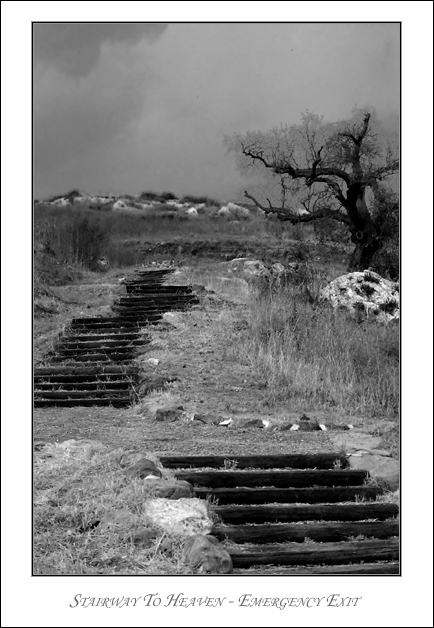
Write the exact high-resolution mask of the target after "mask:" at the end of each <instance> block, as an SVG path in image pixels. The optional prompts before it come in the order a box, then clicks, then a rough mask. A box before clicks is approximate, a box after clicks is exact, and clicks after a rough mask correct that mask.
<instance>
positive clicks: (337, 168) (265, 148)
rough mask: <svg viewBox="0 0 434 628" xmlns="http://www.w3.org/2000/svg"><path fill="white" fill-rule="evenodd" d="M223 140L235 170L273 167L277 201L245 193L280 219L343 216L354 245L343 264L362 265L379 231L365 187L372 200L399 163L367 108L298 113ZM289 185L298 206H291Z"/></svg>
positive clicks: (389, 138) (393, 143) (393, 141)
mask: <svg viewBox="0 0 434 628" xmlns="http://www.w3.org/2000/svg"><path fill="white" fill-rule="evenodd" d="M225 143H226V145H227V146H228V148H229V150H233V151H235V152H236V153H237V155H238V168H239V169H240V170H241V172H243V173H245V174H249V173H250V174H255V173H258V172H261V171H262V172H263V171H264V170H266V171H270V172H271V173H272V174H273V176H274V177H275V178H276V184H277V185H278V186H279V187H280V195H279V196H280V198H281V201H282V202H281V203H280V206H278V205H277V204H276V203H274V204H273V203H272V202H271V201H270V199H269V198H266V201H267V204H265V203H264V202H260V200H258V198H256V197H254V196H252V195H251V194H249V193H248V192H247V191H246V192H245V196H246V198H248V199H250V200H251V201H253V203H255V205H256V206H257V207H259V208H260V209H261V210H263V211H264V212H266V213H268V214H275V215H277V217H278V218H279V219H280V220H282V221H290V222H291V223H294V224H295V223H307V222H312V221H314V220H317V219H319V218H332V219H333V220H336V221H338V222H340V223H343V224H344V225H346V226H347V227H348V230H349V232H350V235H351V240H352V242H353V243H354V244H355V248H354V251H353V254H352V256H351V259H350V262H349V270H363V269H364V268H367V267H368V266H369V265H370V262H371V260H372V257H373V255H374V254H375V253H376V252H377V251H378V249H379V248H380V247H381V245H382V242H383V240H384V238H385V237H386V235H387V234H385V233H384V230H382V229H380V228H379V225H378V224H377V221H376V218H375V212H374V211H373V210H374V207H373V204H372V203H371V207H369V206H368V201H367V191H368V190H371V192H372V194H371V196H372V198H373V199H374V201H375V198H376V197H379V196H380V195H381V194H382V192H383V191H384V190H383V187H382V186H383V185H384V184H385V182H386V181H387V179H388V178H389V177H391V176H392V175H394V174H396V173H397V172H398V169H399V149H398V142H397V138H396V136H393V135H391V134H387V133H386V132H385V130H384V129H382V127H381V124H380V123H379V121H378V118H377V116H376V114H375V111H366V110H365V111H363V110H355V111H354V112H353V117H352V118H351V119H349V120H345V121H339V122H336V123H333V124H330V123H329V124H325V123H324V122H323V120H322V118H320V117H318V116H317V115H315V114H313V113H310V112H306V113H305V114H304V115H303V116H302V123H301V124H300V125H286V126H282V127H280V128H278V129H276V128H275V129H272V130H271V131H268V132H267V133H262V132H250V131H249V132H247V133H246V134H244V135H240V134H235V135H234V136H232V137H230V138H226V139H225ZM291 186H295V188H294V187H293V191H294V198H296V199H297V204H298V203H301V204H302V206H303V208H304V210H305V211H304V212H300V211H296V210H295V208H294V203H292V205H291V201H290V198H291ZM396 203H397V201H395V205H396ZM393 209H394V210H396V206H395V207H394V208H393ZM382 224H384V221H383V223H382Z"/></svg>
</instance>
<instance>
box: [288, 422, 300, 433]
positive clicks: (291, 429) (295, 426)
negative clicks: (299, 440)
mask: <svg viewBox="0 0 434 628" xmlns="http://www.w3.org/2000/svg"><path fill="white" fill-rule="evenodd" d="M299 429H300V426H299V425H297V423H294V425H293V426H292V427H290V428H289V431H290V432H296V431H297V430H299Z"/></svg>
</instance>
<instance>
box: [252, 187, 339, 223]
mask: <svg viewBox="0 0 434 628" xmlns="http://www.w3.org/2000/svg"><path fill="white" fill-rule="evenodd" d="M244 196H245V197H246V198H249V199H250V200H251V201H253V202H254V203H255V205H256V207H259V209H262V211H263V212H265V213H267V214H276V215H277V216H278V218H279V220H282V221H289V222H291V223H293V224H296V223H299V222H312V221H313V220H318V218H332V219H333V220H337V221H338V222H342V223H343V224H345V225H350V224H351V223H350V220H349V218H348V216H346V215H345V214H343V213H341V212H340V211H338V210H333V209H330V208H329V207H322V208H320V209H317V210H316V211H314V212H311V213H309V214H302V215H301V216H298V215H296V214H293V213H292V212H291V211H290V210H288V209H286V210H285V211H282V208H280V207H273V206H272V205H271V203H270V201H269V199H267V200H268V203H269V207H265V206H264V205H261V203H259V201H257V200H256V198H254V197H253V196H251V195H250V194H249V193H248V192H247V191H245V192H244Z"/></svg>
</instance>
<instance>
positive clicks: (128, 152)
mask: <svg viewBox="0 0 434 628" xmlns="http://www.w3.org/2000/svg"><path fill="white" fill-rule="evenodd" d="M5 4H6V5H12V4H14V5H15V4H17V3H8V2H6V3H5ZM27 4H30V5H37V4H45V5H48V4H53V3H27ZM64 4H65V5H74V4H76V5H84V4H89V5H94V6H95V5H97V4H98V5H99V6H100V7H101V8H102V7H103V6H104V5H103V3H64ZM115 4H116V3H107V5H115ZM126 4H128V5H136V7H137V6H138V5H141V6H142V10H141V15H142V17H143V20H144V21H141V20H140V19H134V20H133V19H131V20H130V18H129V17H128V15H126V17H125V19H124V20H122V19H120V16H121V11H118V12H117V13H118V15H119V17H118V19H111V16H110V11H109V12H108V14H107V16H105V15H104V10H100V11H99V20H97V18H96V17H95V16H96V15H97V12H95V11H93V12H91V13H89V17H88V18H87V19H86V12H85V11H80V12H78V11H77V17H76V18H75V19H74V16H73V15H72V18H71V14H70V13H69V14H68V18H63V19H59V17H58V15H61V12H60V13H58V14H57V13H56V11H54V10H53V12H52V18H51V19H50V18H48V17H47V15H49V13H48V12H44V17H43V18H42V17H41V18H39V19H38V17H37V15H35V17H34V18H32V19H31V20H30V21H29V22H28V23H26V37H27V38H28V40H29V41H28V42H27V43H28V45H29V46H30V50H31V59H27V60H26V63H27V65H29V64H31V77H30V82H31V85H27V89H28V90H29V89H30V94H29V95H30V100H29V102H27V103H26V105H27V110H26V116H27V126H26V128H29V131H30V132H31V138H30V137H27V140H28V141H30V142H31V165H30V167H29V164H24V165H23V166H22V174H23V176H24V177H25V176H26V175H25V169H26V167H27V169H28V171H29V172H28V173H27V175H28V179H29V185H30V186H31V207H30V206H29V207H28V208H27V207H26V203H27V205H30V203H29V201H28V200H27V199H25V197H24V196H23V197H22V198H21V197H20V199H19V201H18V202H19V205H20V211H22V212H23V213H24V210H26V212H27V214H28V215H29V216H30V215H31V227H30V230H31V245H29V246H31V251H30V252H29V253H30V255H29V259H30V260H31V261H30V263H31V278H30V283H31V286H30V288H29V290H30V291H31V300H32V303H31V314H30V315H29V321H28V322H27V323H26V329H27V330H29V327H30V326H31V334H32V340H31V343H32V346H31V349H30V348H29V347H28V348H27V351H31V366H30V367H29V368H30V370H31V389H32V390H31V393H32V409H31V412H32V419H31V427H30V428H29V429H30V430H31V448H32V452H31V458H32V461H31V469H30V471H29V473H30V474H31V478H30V475H29V477H28V478H27V480H28V482H31V513H30V512H29V514H28V517H29V521H28V524H29V526H31V541H30V543H31V549H29V547H30V546H29V547H27V550H28V555H27V558H26V561H27V563H26V565H25V570H26V572H27V571H29V573H30V571H31V579H32V586H38V588H39V589H40V590H49V589H50V587H51V583H53V584H54V583H56V586H57V583H60V585H59V586H60V587H61V590H62V600H63V601H62V604H63V605H64V606H65V618H64V619H59V618H57V623H44V624H43V623H29V624H28V625H35V626H36V625H53V626H54V625H65V626H66V625H86V622H88V621H91V622H93V621H94V620H93V619H90V618H91V614H92V613H93V614H94V615H92V617H93V616H94V617H95V621H96V622H100V621H101V622H104V623H94V624H93V625H146V624H145V622H146V623H148V622H149V617H150V613H151V611H152V613H153V615H152V617H153V620H155V622H157V623H156V624H155V625H161V626H162V625H204V624H203V623H201V624H199V623H195V622H196V621H198V619H197V618H199V616H201V617H202V616H203V617H208V616H209V617H210V618H211V621H209V620H205V621H208V624H209V625H215V626H218V625H223V622H225V623H227V622H228V621H230V617H231V613H232V612H234V613H235V612H236V613H237V620H236V621H237V625H240V626H241V625H251V626H253V625H258V626H265V625H270V624H271V625H292V624H294V625H297V624H295V623H294V616H295V613H297V615H296V616H297V619H296V620H295V621H296V622H297V623H298V625H312V626H313V625H324V626H326V625H335V626H338V625H360V626H362V625H366V624H364V623H358V622H359V621H361V619H360V617H361V616H362V614H363V613H367V604H368V603H367V600H368V597H367V594H366V593H364V591H365V590H366V587H370V588H371V589H370V590H372V591H373V592H375V595H377V596H378V595H379V591H380V590H381V588H382V587H383V585H387V587H388V588H389V589H388V590H393V587H394V583H399V582H400V581H401V582H402V577H403V573H405V552H404V560H403V552H402V541H403V534H406V535H410V536H412V535H414V534H415V531H414V530H411V529H410V526H407V527H405V526H404V527H403V526H402V520H401V509H404V511H405V501H404V504H403V503H402V498H403V497H404V499H405V496H406V494H405V492H404V496H403V492H402V482H403V479H404V478H405V473H406V468H407V467H406V465H405V463H403V456H402V445H403V443H402V434H403V418H404V416H403V415H404V413H403V406H402V366H403V364H402V360H403V356H402V344H403V343H402V331H403V330H402V321H401V315H400V309H401V298H402V292H403V290H404V295H405V294H406V293H405V288H406V284H405V282H402V270H403V267H405V263H406V262H405V260H406V258H405V256H404V255H403V247H402V234H403V215H404V213H405V211H411V210H410V208H408V205H409V204H411V202H412V199H411V198H410V199H409V195H408V193H407V195H406V196H404V201H405V203H407V208H405V204H404V207H403V192H402V183H403V177H405V171H404V172H403V169H402V165H401V161H402V159H403V158H404V148H403V141H402V129H403V126H402V124H403V122H402V119H403V115H405V107H403V105H402V103H403V92H404V90H405V84H404V86H403V66H402V59H403V50H405V46H404V44H405V37H404V36H403V33H405V29H404V26H403V20H402V19H395V18H394V14H393V13H391V17H390V20H385V19H384V17H383V16H384V11H383V13H382V18H381V19H380V18H378V19H375V17H376V16H375V12H374V11H368V12H367V14H364V13H363V11H361V12H360V15H359V18H356V17H355V14H353V15H354V19H352V20H351V19H345V15H344V12H343V14H342V19H339V17H338V11H333V12H332V14H331V17H330V19H329V20H327V19H324V18H322V17H320V15H319V16H318V19H315V18H316V16H315V13H314V12H312V14H311V15H310V14H309V11H306V10H305V11H304V14H305V15H304V18H305V19H296V18H294V20H293V21H291V19H290V15H289V13H290V11H286V13H285V14H284V15H283V16H282V19H281V20H279V19H276V21H273V20H272V19H270V21H268V20H267V19H266V18H265V17H263V19H262V21H261V20H260V19H258V20H256V19H254V17H252V19H251V21H250V20H249V14H248V13H249V12H248V11H243V13H244V18H245V21H240V17H239V16H240V15H241V14H240V13H238V14H237V19H236V20H235V19H234V21H230V16H229V15H228V14H227V12H226V13H225V16H224V17H223V15H222V17H221V19H219V18H218V17H217V19H213V20H211V19H210V20H209V21H207V20H206V18H203V17H202V13H201V14H200V15H201V17H200V19H199V18H198V19H197V21H196V20H195V19H194V17H193V14H194V12H193V11H190V13H189V14H188V18H187V20H188V21H187V20H186V21H182V19H181V20H180V19H179V18H175V13H174V14H173V19H172V17H171V15H170V11H169V10H168V11H167V12H165V11H163V10H160V19H155V18H153V17H151V16H150V14H149V16H148V17H147V14H146V5H147V4H150V5H152V4H153V5H160V7H161V6H162V5H166V4H167V5H168V6H172V5H174V4H176V3H126ZM192 4H193V3H187V5H192ZM194 4H198V3H194ZM206 4H210V5H219V4H221V5H227V4H228V3H204V5H206ZM231 4H233V5H243V6H244V8H246V5H247V3H245V2H238V3H231ZM252 4H253V5H258V4H259V3H252ZM271 4H273V5H275V4H281V5H286V4H287V5H296V4H301V5H309V4H312V5H318V4H320V5H324V4H325V3H271ZM335 4H343V3H335ZM350 4H351V3H350ZM353 4H358V5H374V4H379V5H387V4H390V3H353ZM397 4H398V5H410V3H406V2H403V3H397ZM412 4H415V5H419V6H420V5H423V6H422V7H421V13H423V12H425V14H426V15H428V14H429V12H430V11H429V8H428V7H426V5H427V3H425V2H417V3H412ZM430 4H431V3H430ZM264 13H266V11H265V12H263V15H264ZM431 13H432V7H431ZM163 15H165V16H166V19H165V20H163V19H161V17H162V16H163ZM308 17H310V18H311V19H310V20H308V19H306V18H308ZM104 18H106V19H104ZM146 18H147V19H146ZM431 34H432V30H431ZM431 47H432V41H431ZM430 63H431V66H430V67H431V70H432V61H431V62H430ZM29 67H30V66H29ZM426 69H427V71H428V70H429V66H428V65H427V68H426ZM418 71H419V72H422V70H421V68H420V67H419V69H418ZM431 81H432V79H431ZM30 110H31V115H30V118H31V119H29V112H30ZM430 111H431V114H432V96H431V106H430V107H429V106H428V108H427V107H426V106H421V108H420V119H419V121H417V120H415V119H414V118H413V124H414V127H413V128H414V129H416V127H417V126H419V128H418V129H417V132H418V134H419V136H420V135H425V131H424V130H423V129H424V128H425V122H424V120H425V119H426V121H428V118H429V119H430V120H431V118H432V115H431V114H430ZM429 124H431V129H432V122H430V123H429ZM426 131H427V133H426V139H428V135H429V133H428V131H429V125H428V126H427V127H426ZM430 142H431V146H432V137H431V138H430ZM404 147H405V144H404ZM407 157H408V155H407ZM418 159H419V165H420V168H421V170H420V172H421V173H422V172H424V171H425V166H424V165H423V156H420V157H419V158H418ZM431 162H432V157H431ZM18 167H19V168H21V165H19V166H18ZM429 172H432V169H431V170H430V169H429V167H427V169H426V174H429ZM430 176H431V182H432V174H431V175H430ZM413 181H414V179H413ZM417 185H421V182H419V183H418V184H417ZM423 185H424V186H425V184H423ZM427 187H428V189H429V188H430V187H432V185H428V186H427ZM427 187H425V191H426V189H427ZM15 198H16V197H15ZM430 204H432V199H431V200H430ZM16 209H18V207H16ZM421 209H422V208H419V211H421ZM414 210H416V207H414ZM429 211H430V212H431V214H432V210H429ZM430 219H431V220H432V216H431V217H430ZM15 228H16V229H18V228H19V227H18V224H17V223H15ZM419 228H420V229H422V230H423V229H424V228H425V227H423V225H422V222H421V223H420V224H419ZM413 244H415V243H413ZM431 248H432V247H431ZM29 268H30V267H29ZM29 268H27V269H26V271H25V272H27V274H29ZM10 269H11V266H9V267H8V272H9V270H10ZM17 283H19V274H18V273H17V274H14V285H15V290H16V289H17ZM12 295H13V291H12V292H8V300H9V303H10V298H11V297H12ZM407 298H408V299H409V300H410V297H407ZM403 303H404V312H406V309H405V296H404V301H403ZM30 318H31V320H30ZM28 335H29V334H27V341H28V340H29V338H28ZM11 342H13V341H12V339H11ZM10 351H12V352H13V351H14V349H13V348H12V345H11V349H10ZM19 372H20V371H19V370H18V371H15V375H14V377H22V379H23V380H24V378H25V377H26V375H25V373H24V370H22V371H21V375H20V376H18V373H19ZM409 418H410V417H408V419H409ZM426 419H427V420H428V421H430V422H432V421H431V418H430V416H427V417H426ZM413 421H418V422H419V423H420V422H421V421H422V417H421V416H420V415H419V417H416V416H414V417H413ZM406 431H407V430H405V429H404V433H405V432H406ZM420 437H421V433H420V432H419V438H420ZM424 440H425V437H423V436H422V440H421V441H418V443H419V444H421V443H423V442H424ZM431 452H432V450H431ZM412 454H414V451H413V452H412ZM23 455H24V456H25V454H23ZM407 464H408V467H409V468H411V467H412V466H414V465H416V464H417V460H415V461H411V460H409V461H408V463H407ZM420 479H422V478H420ZM420 495H421V498H422V499H424V495H425V489H424V488H423V487H422V485H420ZM29 510H30V506H29ZM431 529H432V526H431ZM29 534H30V532H29ZM420 534H421V535H423V534H425V533H424V532H423V531H422V530H420ZM420 558H422V557H420ZM30 563H31V568H30V570H29V565H30ZM26 575H29V574H27V573H26ZM125 577H127V578H125ZM138 578H141V579H140V580H138ZM33 583H36V584H33ZM79 583H80V584H79ZM116 583H117V584H116ZM168 583H170V585H169V584H168ZM97 584H98V592H95V593H93V592H92V591H93V590H95V591H96V586H97ZM28 586H30V585H28ZM397 586H401V585H397ZM116 587H117V590H118V592H116ZM421 589H422V591H423V592H424V595H426V596H428V595H429V593H428V590H429V589H430V587H428V588H425V580H423V579H421ZM373 595H374V593H373ZM431 599H432V598H431ZM427 601H428V598H427V600H426V602H427ZM341 607H342V610H340V611H330V608H341ZM185 609H188V613H189V617H191V620H189V621H190V622H191V623H189V624H187V623H184V622H185V621H186V620H185V618H186V617H187V615H186V613H187V611H186V610H185ZM166 611H167V612H169V611H170V612H171V613H173V615H171V617H175V616H177V615H176V613H178V614H179V620H178V619H172V620H171V621H172V622H173V623H165V622H166V621H167V620H166V619H165V616H164V613H165V612H166ZM123 613H125V615H123ZM126 613H130V615H127V614H126ZM200 613H202V615H200ZM238 613H240V617H241V619H240V620H238ZM288 613H289V614H290V615H291V617H292V618H291V619H290V618H288V617H286V616H287V614H288ZM66 614H67V615H66ZM255 614H256V617H255ZM359 614H360V616H359ZM121 615H122V617H129V618H130V619H127V620H125V619H122V617H121ZM40 616H41V617H42V613H41V614H40ZM332 616H333V618H332ZM337 616H338V617H337ZM363 616H364V617H366V615H363ZM74 617H76V619H74ZM103 617H107V618H108V617H110V618H109V619H108V621H106V620H104V619H103ZM133 617H134V618H133ZM146 617H148V619H147V618H146ZM158 617H160V619H158ZM182 617H184V619H181V618H182ZM242 617H244V619H242ZM284 617H286V619H284ZM322 617H323V618H322ZM140 618H141V619H140ZM20 621H22V620H20ZM30 621H31V620H30ZM35 621H36V620H35ZM39 621H42V620H39ZM53 621H54V620H53ZM63 621H64V622H65V623H62V622H63ZM126 621H132V622H133V623H131V624H127V623H125V622H126ZM140 621H141V622H142V623H134V622H140ZM397 621H400V620H399V619H398V618H397V619H396V620H395V621H393V623H387V622H388V620H387V613H385V615H384V616H383V615H381V616H380V617H379V618H378V622H379V623H378V625H383V626H397V625H408V626H411V625H419V623H415V624H413V623H411V621H413V620H412V619H411V614H408V615H406V616H405V618H402V621H405V622H409V623H401V624H399V623H396V622H397ZM424 621H428V612H427V611H426V610H425V612H424V613H422V614H421V616H420V625H424V626H425V625H426V626H428V625H429V623H424ZM59 622H60V623H59ZM71 622H72V623H71ZM74 622H77V623H74ZM112 622H115V623H112ZM158 622H159V623H158ZM217 622H222V623H217ZM244 622H247V623H244ZM256 622H257V623H256ZM280 622H284V623H280ZM285 622H286V623H285ZM308 622H312V623H308ZM316 622H317V623H316ZM9 625H17V626H18V625H26V624H24V623H10V624H9ZM91 625H92V624H91ZM205 625H206V624H205Z"/></svg>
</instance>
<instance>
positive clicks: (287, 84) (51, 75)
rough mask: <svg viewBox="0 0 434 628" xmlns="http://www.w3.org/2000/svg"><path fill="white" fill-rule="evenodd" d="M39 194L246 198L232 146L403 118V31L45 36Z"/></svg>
mask: <svg viewBox="0 0 434 628" xmlns="http://www.w3.org/2000/svg"><path fill="white" fill-rule="evenodd" d="M33 28H34V31H33V53H34V56H33V58H34V73H33V77H34V79H33V81H34V100H33V123H34V126H33V130H34V193H35V196H36V197H37V198H43V197H46V196H48V195H50V194H55V193H62V192H67V191H68V190H70V189H72V188H79V189H82V190H85V191H87V192H89V193H99V192H110V191H113V192H115V193H122V192H129V193H132V194H134V193H138V192H141V191H143V190H149V189H150V190H154V191H156V192H158V191H165V190H170V191H173V192H175V193H177V194H186V193H192V194H209V195H210V196H214V197H217V198H220V199H229V198H235V197H236V196H237V195H238V193H239V192H240V190H242V189H243V187H244V184H243V181H242V179H241V178H240V175H239V174H238V173H237V172H236V170H235V167H234V157H233V156H232V155H230V154H229V155H228V154H227V152H226V149H225V147H224V146H223V138H224V135H226V134H228V135H229V134H231V133H233V132H235V131H238V132H243V131H247V130H256V129H261V130H264V131H265V130H267V129H269V128H271V127H273V126H275V125H279V124H280V123H281V122H283V123H285V122H289V123H293V122H298V121H299V119H300V114H301V112H302V111H304V110H306V109H309V110H313V111H315V112H316V113H318V114H321V115H324V117H325V118H326V119H327V120H330V121H331V120H335V119H338V118H344V117H347V116H349V115H350V112H351V109H352V108H353V107H354V106H355V105H357V106H359V107H361V106H363V105H372V106H374V107H375V108H376V109H377V111H378V113H379V115H380V117H383V119H384V120H385V121H386V122H388V123H389V124H394V123H396V121H397V116H398V112H399V49H400V48H399V47H400V42H399V25H398V24H380V23H377V24H369V23H366V24H364V23H353V24H337V23H329V24H324V23H322V24H315V23H308V24H290V23H289V24H288V23H286V24H285V23H274V24H270V23H262V24H254V23H251V24H247V23H245V24H243V23H236V24H235V23H234V24H224V23H222V24H218V23H209V24H203V23H202V24H189V23H182V24H168V25H164V24H146V23H132V24H123V23H111V24H110V23H107V24H104V23H101V24H95V23H93V24H74V23H58V24H34V26H33Z"/></svg>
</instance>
